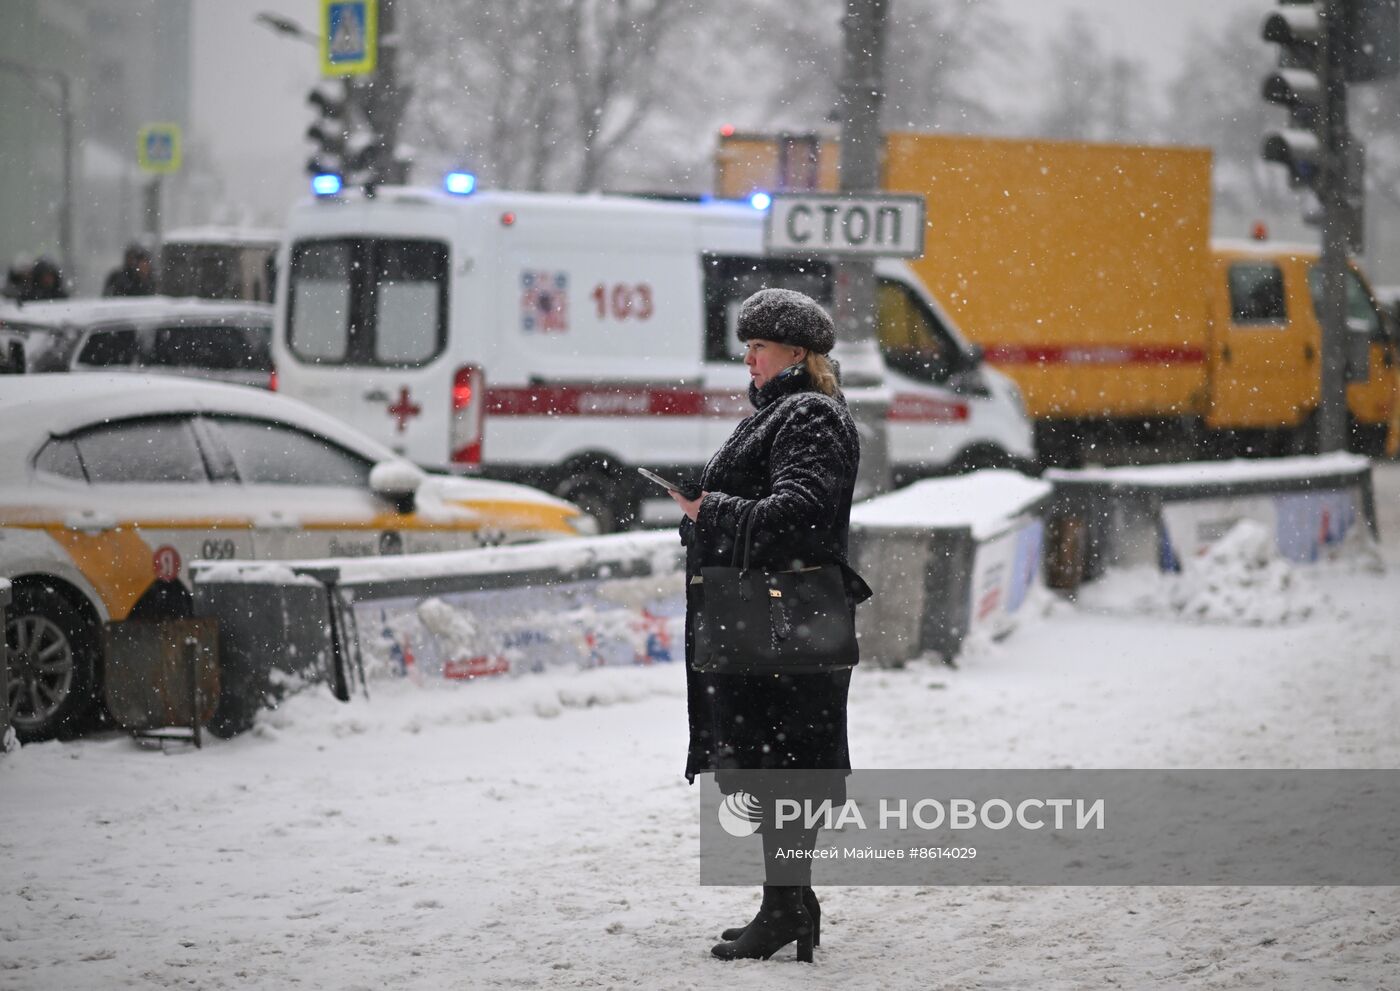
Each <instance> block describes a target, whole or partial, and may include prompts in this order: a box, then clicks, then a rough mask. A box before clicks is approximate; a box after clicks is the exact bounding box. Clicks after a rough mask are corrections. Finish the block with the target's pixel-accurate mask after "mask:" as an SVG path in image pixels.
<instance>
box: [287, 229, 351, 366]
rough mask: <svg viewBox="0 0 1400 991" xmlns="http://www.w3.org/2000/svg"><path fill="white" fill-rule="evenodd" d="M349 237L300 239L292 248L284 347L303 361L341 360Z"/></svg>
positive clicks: (346, 339) (345, 348)
mask: <svg viewBox="0 0 1400 991" xmlns="http://www.w3.org/2000/svg"><path fill="white" fill-rule="evenodd" d="M354 248H355V245H354V242H353V241H303V242H301V243H300V244H298V245H297V246H296V247H295V248H293V249H292V278H291V283H292V285H291V289H292V295H291V299H290V300H289V301H288V305H287V347H289V348H290V349H291V351H292V353H293V354H295V355H296V356H297V357H299V358H304V359H306V360H307V361H334V362H339V361H344V360H345V357H346V355H347V354H348V352H349V350H350V303H351V285H350V276H351V270H352V266H353V262H354Z"/></svg>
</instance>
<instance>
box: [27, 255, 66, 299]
mask: <svg viewBox="0 0 1400 991" xmlns="http://www.w3.org/2000/svg"><path fill="white" fill-rule="evenodd" d="M67 298H68V290H67V289H66V288H65V287H64V285H63V270H62V269H60V268H59V267H58V263H57V262H55V261H53V259H51V258H47V257H40V258H38V259H36V260H35V262H34V267H33V268H31V269H30V270H29V284H28V286H27V287H26V289H25V293H24V295H23V296H21V297H20V299H21V301H23V302H26V303H28V302H31V301H38V300H44V299H67Z"/></svg>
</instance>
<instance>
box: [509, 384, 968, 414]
mask: <svg viewBox="0 0 1400 991" xmlns="http://www.w3.org/2000/svg"><path fill="white" fill-rule="evenodd" d="M751 412H753V407H752V406H750V405H749V400H748V396H747V395H745V394H744V393H740V392H728V391H725V390H722V389H709V390H707V389H690V388H674V387H665V386H648V385H636V384H630V383H629V384H626V385H603V384H600V385H531V386H491V387H489V388H487V390H486V415H487V416H493V417H495V416H599V417H602V416H609V417H611V416H692V417H693V416H701V417H715V418H723V419H736V418H738V417H742V416H747V415H748V414H749V413H751ZM968 414H969V410H968V405H967V403H965V402H960V401H957V400H947V399H940V398H939V397H937V396H924V395H920V394H918V393H896V395H895V397H894V400H893V402H891V404H890V411H889V416H888V418H889V419H890V420H892V421H895V422H899V423H920V422H922V423H956V422H961V421H964V420H966V419H967V418H968Z"/></svg>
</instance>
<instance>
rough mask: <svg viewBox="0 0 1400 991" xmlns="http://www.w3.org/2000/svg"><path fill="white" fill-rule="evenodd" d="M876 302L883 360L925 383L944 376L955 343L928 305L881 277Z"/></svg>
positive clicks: (948, 370)
mask: <svg viewBox="0 0 1400 991" xmlns="http://www.w3.org/2000/svg"><path fill="white" fill-rule="evenodd" d="M875 301H876V310H877V313H878V316H877V317H876V319H877V320H878V321H879V327H880V352H881V354H883V355H884V357H885V363H886V364H888V365H889V366H890V368H892V369H894V370H895V371H897V372H899V373H900V374H901V375H908V376H909V377H910V378H915V379H920V380H921V381H925V382H939V381H942V380H943V379H945V378H947V377H948V373H949V372H950V371H951V370H952V362H951V359H952V356H953V353H954V348H955V345H954V344H953V342H952V340H951V339H950V338H949V337H948V336H947V333H946V332H945V331H943V329H942V327H941V326H940V325H939V324H937V323H936V322H935V318H934V315H933V313H932V312H930V310H929V309H928V307H926V306H925V305H924V304H923V302H922V301H921V300H920V299H918V298H917V297H916V296H915V295H914V294H913V293H911V292H910V291H909V289H908V287H907V286H902V285H900V284H899V283H897V282H890V281H886V280H883V279H882V280H881V281H880V287H879V289H878V290H877V291H876V300H875Z"/></svg>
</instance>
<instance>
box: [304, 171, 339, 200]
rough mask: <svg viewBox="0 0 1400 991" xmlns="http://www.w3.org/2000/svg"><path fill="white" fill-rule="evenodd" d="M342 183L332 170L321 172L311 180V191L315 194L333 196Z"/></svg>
mask: <svg viewBox="0 0 1400 991" xmlns="http://www.w3.org/2000/svg"><path fill="white" fill-rule="evenodd" d="M343 185H344V183H343V182H341V180H340V176H338V175H336V174H335V173H334V172H323V173H321V174H320V175H318V176H315V177H313V178H312V180H311V191H312V192H313V193H315V194H316V195H317V196H334V195H335V194H336V193H338V192H340V188H341V187H342V186H343Z"/></svg>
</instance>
